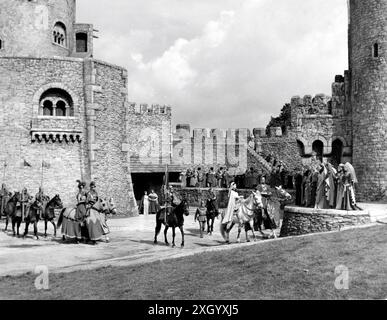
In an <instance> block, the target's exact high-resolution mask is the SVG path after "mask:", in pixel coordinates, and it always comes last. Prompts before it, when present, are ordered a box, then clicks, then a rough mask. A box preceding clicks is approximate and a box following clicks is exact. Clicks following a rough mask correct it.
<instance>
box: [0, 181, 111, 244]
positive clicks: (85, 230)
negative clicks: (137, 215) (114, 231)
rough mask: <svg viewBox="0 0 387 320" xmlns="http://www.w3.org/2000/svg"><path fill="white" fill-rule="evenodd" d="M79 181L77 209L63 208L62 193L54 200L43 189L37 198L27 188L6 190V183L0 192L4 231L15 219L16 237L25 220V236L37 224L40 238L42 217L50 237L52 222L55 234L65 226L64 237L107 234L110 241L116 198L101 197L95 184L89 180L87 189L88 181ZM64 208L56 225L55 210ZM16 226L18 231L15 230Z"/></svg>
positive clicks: (87, 238)
mask: <svg viewBox="0 0 387 320" xmlns="http://www.w3.org/2000/svg"><path fill="white" fill-rule="evenodd" d="M77 182H78V189H79V192H78V194H77V206H76V208H63V203H62V200H61V199H60V196H59V195H55V196H54V197H53V198H52V199H51V200H50V197H49V196H47V195H46V194H45V193H44V191H43V188H42V187H40V188H39V192H38V193H37V194H36V195H35V197H33V196H30V195H29V193H28V191H27V189H26V188H24V189H23V191H22V192H14V193H11V192H9V191H8V190H7V187H6V185H5V184H3V185H2V188H1V191H0V217H2V216H5V217H6V226H5V230H4V231H7V228H8V223H9V220H11V221H12V230H13V235H14V236H16V235H17V236H19V235H20V233H19V228H20V225H21V224H22V223H23V222H24V223H25V231H24V235H23V236H24V237H26V236H27V235H28V228H29V225H33V226H34V235H35V238H36V239H39V237H38V230H37V225H38V222H39V221H40V220H43V221H44V222H45V233H44V236H45V237H46V236H47V223H48V222H50V223H51V224H52V226H53V227H54V237H56V234H57V228H60V227H62V229H61V231H62V237H63V240H66V239H67V238H70V239H75V240H76V241H77V242H78V241H79V240H84V241H85V242H86V241H91V242H92V243H93V244H95V243H96V241H99V240H102V239H103V237H104V236H105V239H106V241H108V240H109V238H108V237H107V235H108V234H109V232H110V231H109V228H108V226H107V219H106V215H108V214H116V207H115V204H114V201H113V199H110V200H109V201H106V200H104V199H102V198H100V197H99V196H98V193H97V191H96V185H95V183H94V182H92V183H90V190H89V191H88V192H86V191H85V187H86V184H85V183H83V182H80V181H77ZM59 209H60V210H61V212H60V215H59V219H58V222H57V224H56V223H55V219H56V213H55V211H56V210H59ZM15 227H16V228H17V230H15Z"/></svg>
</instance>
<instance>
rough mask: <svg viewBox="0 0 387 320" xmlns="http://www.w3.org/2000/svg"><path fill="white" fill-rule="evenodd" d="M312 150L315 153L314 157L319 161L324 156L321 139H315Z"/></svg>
mask: <svg viewBox="0 0 387 320" xmlns="http://www.w3.org/2000/svg"><path fill="white" fill-rule="evenodd" d="M312 150H313V152H315V153H316V157H317V159H318V160H320V161H321V162H322V161H323V156H324V143H323V142H322V141H321V140H315V141H314V142H313V144H312Z"/></svg>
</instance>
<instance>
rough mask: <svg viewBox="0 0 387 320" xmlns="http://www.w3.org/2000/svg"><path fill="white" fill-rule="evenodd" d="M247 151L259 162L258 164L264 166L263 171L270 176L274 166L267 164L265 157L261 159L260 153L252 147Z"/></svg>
mask: <svg viewBox="0 0 387 320" xmlns="http://www.w3.org/2000/svg"><path fill="white" fill-rule="evenodd" d="M247 151H248V152H250V154H251V155H252V156H253V157H254V159H255V160H257V161H258V163H259V164H260V165H261V166H262V169H263V170H264V171H265V172H266V173H267V174H270V173H271V171H272V166H271V164H270V163H269V162H267V161H266V160H265V159H264V158H263V157H261V156H260V155H259V154H258V153H256V152H255V150H254V149H253V148H251V147H250V146H248V147H247Z"/></svg>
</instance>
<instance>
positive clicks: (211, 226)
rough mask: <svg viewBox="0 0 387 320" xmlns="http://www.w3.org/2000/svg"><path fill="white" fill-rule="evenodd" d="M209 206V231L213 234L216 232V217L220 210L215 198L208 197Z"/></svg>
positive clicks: (207, 205) (207, 204) (207, 206)
mask: <svg viewBox="0 0 387 320" xmlns="http://www.w3.org/2000/svg"><path fill="white" fill-rule="evenodd" d="M206 208H207V233H208V234H210V235H212V233H213V232H214V222H215V218H217V217H218V216H219V210H218V208H217V207H216V204H215V200H211V199H208V200H207V203H206Z"/></svg>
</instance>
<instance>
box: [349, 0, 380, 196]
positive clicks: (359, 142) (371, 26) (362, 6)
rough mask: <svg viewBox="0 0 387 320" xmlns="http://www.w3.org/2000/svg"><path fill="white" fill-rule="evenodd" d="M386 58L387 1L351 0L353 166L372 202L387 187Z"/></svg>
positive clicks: (362, 187)
mask: <svg viewBox="0 0 387 320" xmlns="http://www.w3.org/2000/svg"><path fill="white" fill-rule="evenodd" d="M386 59H387V0H367V1H364V0H350V1H349V67H350V78H351V79H350V81H351V94H350V100H351V101H350V103H351V106H352V112H353V116H352V117H353V118H352V119H353V127H352V134H353V165H354V167H355V169H356V173H357V177H358V180H359V185H358V188H357V191H358V193H359V194H360V198H361V200H369V199H370V197H372V196H373V193H374V191H375V190H376V189H379V190H380V188H385V187H387V139H386V131H387V81H386V79H387V61H386ZM373 190H374V191H373Z"/></svg>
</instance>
